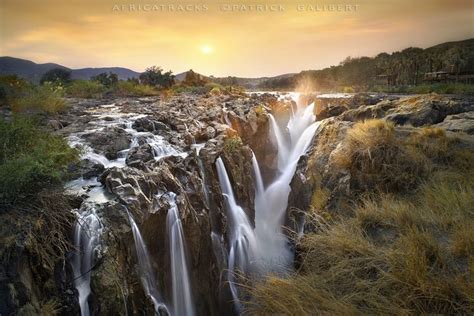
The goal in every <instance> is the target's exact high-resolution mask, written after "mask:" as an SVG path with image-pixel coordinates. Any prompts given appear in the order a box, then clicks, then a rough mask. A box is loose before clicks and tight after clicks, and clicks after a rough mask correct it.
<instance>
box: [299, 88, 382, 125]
mask: <svg viewBox="0 0 474 316" xmlns="http://www.w3.org/2000/svg"><path fill="white" fill-rule="evenodd" d="M306 98H307V99H308V102H310V101H311V102H314V114H315V115H316V119H317V120H318V121H320V120H324V119H326V118H329V117H333V116H338V115H341V114H342V113H344V112H346V111H348V110H351V109H357V108H360V107H365V106H370V105H374V104H377V103H378V102H379V101H381V98H380V97H379V96H371V95H368V94H364V93H360V94H355V95H353V96H350V97H343V98H341V97H319V96H317V95H316V96H306Z"/></svg>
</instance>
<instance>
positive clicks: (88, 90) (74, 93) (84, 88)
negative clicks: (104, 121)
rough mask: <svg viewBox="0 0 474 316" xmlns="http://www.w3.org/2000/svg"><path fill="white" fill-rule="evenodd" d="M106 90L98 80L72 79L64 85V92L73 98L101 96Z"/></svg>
mask: <svg viewBox="0 0 474 316" xmlns="http://www.w3.org/2000/svg"><path fill="white" fill-rule="evenodd" d="M106 91H107V89H106V87H105V86H104V85H102V84H101V83H100V82H97V81H90V80H74V81H73V82H72V83H71V84H70V85H68V86H67V87H66V94H67V95H68V96H70V97H75V98H101V97H102V96H103V95H104V93H105V92H106Z"/></svg>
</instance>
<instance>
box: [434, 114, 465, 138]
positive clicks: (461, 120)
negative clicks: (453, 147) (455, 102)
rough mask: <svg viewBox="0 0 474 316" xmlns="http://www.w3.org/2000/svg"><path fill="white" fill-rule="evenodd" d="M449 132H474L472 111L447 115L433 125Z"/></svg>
mask: <svg viewBox="0 0 474 316" xmlns="http://www.w3.org/2000/svg"><path fill="white" fill-rule="evenodd" d="M435 126H436V127H439V128H443V129H445V130H447V131H450V132H462V133H466V134H470V135H472V134H474V111H470V112H465V113H460V114H454V115H448V116H447V117H446V118H445V119H444V121H443V122H441V123H438V124H436V125H435Z"/></svg>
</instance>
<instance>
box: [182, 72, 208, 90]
mask: <svg viewBox="0 0 474 316" xmlns="http://www.w3.org/2000/svg"><path fill="white" fill-rule="evenodd" d="M207 82H208V81H207V80H206V78H205V77H204V76H202V75H200V74H198V73H195V72H194V71H193V70H192V69H190V70H189V71H188V72H187V73H186V77H184V81H183V83H184V84H185V85H187V86H203V85H205V84H206V83H207Z"/></svg>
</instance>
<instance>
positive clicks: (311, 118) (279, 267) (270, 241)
mask: <svg viewBox="0 0 474 316" xmlns="http://www.w3.org/2000/svg"><path fill="white" fill-rule="evenodd" d="M295 97H296V100H295V101H296V103H297V109H296V111H292V113H291V116H290V119H289V121H288V124H287V126H286V128H282V127H281V126H279V125H278V123H277V121H276V120H275V118H274V117H273V115H271V114H270V115H269V119H270V125H271V130H272V132H273V135H272V136H273V140H274V143H275V145H276V146H277V148H278V171H279V173H278V175H277V176H276V177H275V179H274V181H273V182H272V183H270V184H269V185H268V187H267V188H265V189H264V190H262V188H261V187H262V185H261V183H262V179H261V173H260V170H259V167H258V162H257V160H256V159H253V160H252V163H253V165H254V172H255V178H256V182H257V185H256V187H257V191H256V194H255V235H256V241H257V246H256V247H257V254H258V257H257V258H256V260H257V266H258V267H259V268H260V270H261V271H263V272H266V273H268V272H269V271H272V272H279V273H281V272H284V271H287V270H288V268H289V267H290V266H291V264H292V261H293V254H292V251H291V249H290V248H289V247H288V245H287V243H288V241H287V238H286V236H285V235H284V234H283V232H282V225H283V224H284V221H285V216H286V208H287V205H288V196H289V194H290V190H291V188H290V182H291V179H292V178H293V175H294V173H295V171H296V166H297V163H298V160H299V158H300V157H301V156H302V155H303V154H304V153H305V152H306V150H307V149H308V147H309V145H310V144H311V140H312V139H313V136H314V134H315V132H316V130H317V129H318V127H319V122H315V119H316V117H315V115H314V114H313V110H314V104H311V105H309V106H306V107H305V106H303V105H301V104H300V103H299V102H298V96H297V95H296V96H295Z"/></svg>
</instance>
